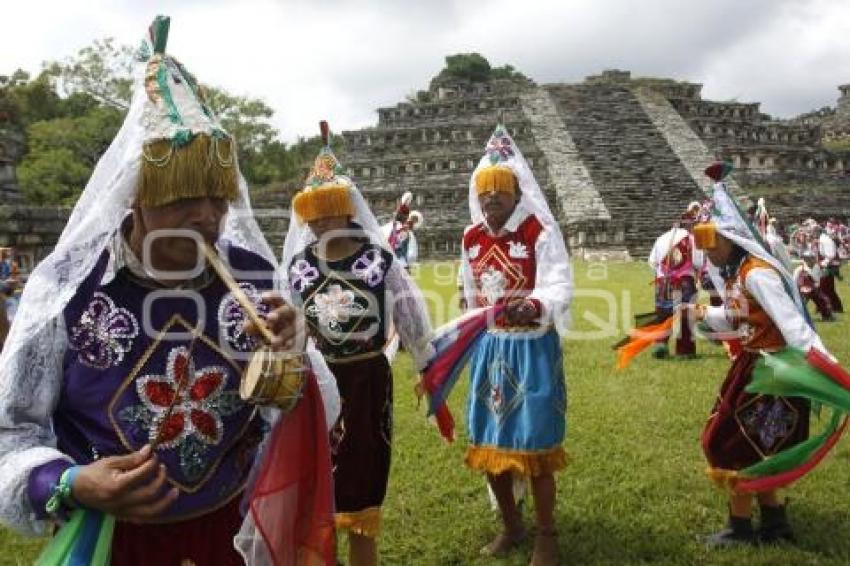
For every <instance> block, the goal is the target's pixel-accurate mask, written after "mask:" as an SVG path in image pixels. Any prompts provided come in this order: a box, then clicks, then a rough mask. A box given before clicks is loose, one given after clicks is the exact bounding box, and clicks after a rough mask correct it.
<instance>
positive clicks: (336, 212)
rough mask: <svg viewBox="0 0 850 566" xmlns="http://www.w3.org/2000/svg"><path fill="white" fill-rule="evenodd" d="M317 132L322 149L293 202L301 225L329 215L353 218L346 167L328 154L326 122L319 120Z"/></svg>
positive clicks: (350, 185)
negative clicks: (318, 132) (319, 135)
mask: <svg viewBox="0 0 850 566" xmlns="http://www.w3.org/2000/svg"><path fill="white" fill-rule="evenodd" d="M319 129H320V131H321V134H322V149H321V150H320V151H319V155H318V156H316V160H315V161H314V162H313V167H312V168H311V169H310V172H309V173H308V174H307V179H306V180H305V181H304V188H303V189H301V190H300V191H298V193H296V194H295V197H294V198H293V199H292V209H293V210H294V211H295V214H297V215H298V218H299V219H300V220H301V222H312V221H314V220H318V219H320V218H328V217H330V216H354V202H353V201H352V199H351V190H352V186H353V185H352V183H351V179H349V178H348V177H347V176H346V175H345V168H343V166H342V165H341V164H340V162H339V161H338V160H337V158H336V156H335V155H334V153H333V151H331V148H330V140H329V138H330V130H329V128H328V123H327V122H326V121H324V120H322V121H321V122H319Z"/></svg>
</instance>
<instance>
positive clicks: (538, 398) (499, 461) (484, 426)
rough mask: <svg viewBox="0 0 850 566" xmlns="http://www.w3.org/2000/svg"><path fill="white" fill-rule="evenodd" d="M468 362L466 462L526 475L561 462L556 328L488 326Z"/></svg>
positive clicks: (561, 388) (562, 417)
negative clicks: (518, 329)
mask: <svg viewBox="0 0 850 566" xmlns="http://www.w3.org/2000/svg"><path fill="white" fill-rule="evenodd" d="M470 366H471V368H470V371H471V380H472V382H471V387H470V394H469V401H468V413H467V426H468V429H469V430H468V432H469V439H470V447H469V449H468V450H467V454H466V463H467V465H468V466H469V467H471V468H473V469H476V470H480V471H483V472H487V473H491V474H500V473H504V472H507V471H513V472H517V473H519V474H522V475H527V476H536V475H539V474H542V473H551V472H554V471H556V470H559V469H561V468H563V467H564V466H566V454H565V453H564V449H563V447H562V446H561V444H562V443H563V441H564V436H565V434H566V408H567V390H566V383H565V380H564V366H563V352H562V350H561V342H560V338H559V336H558V334H557V332H555V331H554V330H549V331H548V332H546V333H544V334H540V333H539V332H508V331H502V330H491V331H489V332H487V333H486V334H485V335H484V336H483V337H482V339H481V342H480V343H479V344H478V346H477V348H476V350H475V352H474V353H473V355H472V360H471V364H470Z"/></svg>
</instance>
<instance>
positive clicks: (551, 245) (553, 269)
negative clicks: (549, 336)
mask: <svg viewBox="0 0 850 566" xmlns="http://www.w3.org/2000/svg"><path fill="white" fill-rule="evenodd" d="M557 236H558V235H557V234H554V233H553V232H552V231H551V230H547V229H546V227H545V226H543V224H542V223H541V222H540V221H539V220H538V219H537V217H536V216H534V215H533V214H531V213H529V212H528V211H527V210H526V209H525V208H523V207H522V206H521V205H520V206H517V208H516V209H515V210H514V213H513V214H512V215H511V217H510V218H509V219H508V221H507V222H506V223H505V226H504V228H503V230H502V232H501V234H500V235H498V236H497V235H494V234H493V233H492V232H491V230H490V229H489V227H488V226H487V225H486V223H484V222H481V223H478V224H474V225H472V226H470V227H468V228H467V229H466V231H465V233H464V236H463V255H462V262H461V276H462V279H463V288H464V297H465V298H466V301H467V304H468V305H469V306H470V307H484V306H490V305H495V304H498V303H502V302H506V301H510V300H512V299H518V298H524V297H527V298H529V299H531V300H532V301H534V302H535V303H536V305H537V307H538V310H540V312H541V315H542V316H541V318H546V319H547V320H548V319H549V318H551V317H553V316H555V317H558V316H566V309H567V306H568V305H569V302H570V298H571V294H572V273H571V270H570V265H569V259H568V257H567V255H566V250H565V248H564V245H563V242H562V241H561V242H555V241H554V237H557Z"/></svg>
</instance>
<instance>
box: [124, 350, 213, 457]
mask: <svg viewBox="0 0 850 566" xmlns="http://www.w3.org/2000/svg"><path fill="white" fill-rule="evenodd" d="M226 381H227V370H225V369H224V368H223V367H221V366H208V367H205V368H203V369H200V370H196V369H195V362H194V360H193V359H192V358H191V357H190V356H189V352H188V350H187V349H186V348H185V347H183V346H180V347H178V348H174V349H172V350H171V352H169V354H168V361H167V363H166V368H165V375H155V374H149V375H145V376H143V377H140V378H139V379H138V380H137V381H136V391H137V393H138V394H139V398H140V399H141V400H142V403H144V405H145V407H146V408H147V409H148V410H149V411H150V412H151V413H152V414H153V418H152V419H151V422H150V426H149V429H148V431H149V436H150V440H151V442H153V441H155V440H156V439H158V442H159V446H160V447H161V448H173V447H175V446H177V445H178V444H180V443H182V442H183V441H184V440H185V439H186V438H188V437H190V436H194V437H196V438H197V439H198V440H200V441H202V442H203V443H205V444H210V445H215V444H218V443H219V442H221V439H222V436H223V432H224V426H223V424H222V420H221V415H220V413H219V411H218V410H217V408H218V406H219V397H221V395H222V392H223V391H224V386H225V383H226ZM175 399H176V400H175ZM172 406H173V407H172Z"/></svg>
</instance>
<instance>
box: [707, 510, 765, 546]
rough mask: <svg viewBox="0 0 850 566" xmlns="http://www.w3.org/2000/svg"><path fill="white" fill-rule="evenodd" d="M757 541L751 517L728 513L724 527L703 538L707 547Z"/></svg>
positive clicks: (740, 544)
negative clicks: (727, 520)
mask: <svg viewBox="0 0 850 566" xmlns="http://www.w3.org/2000/svg"><path fill="white" fill-rule="evenodd" d="M757 542H758V539H757V538H756V533H755V531H754V530H753V521H752V519H750V518H749V517H734V516H732V515H729V522H728V523H727V526H726V528H725V529H723V530H722V531H720V532H719V533H715V534H713V535H710V536H708V537H706V538H705V544H706V545H708V547H709V548H724V547H730V546H743V545H754V544H756V543H757Z"/></svg>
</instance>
